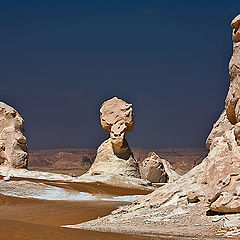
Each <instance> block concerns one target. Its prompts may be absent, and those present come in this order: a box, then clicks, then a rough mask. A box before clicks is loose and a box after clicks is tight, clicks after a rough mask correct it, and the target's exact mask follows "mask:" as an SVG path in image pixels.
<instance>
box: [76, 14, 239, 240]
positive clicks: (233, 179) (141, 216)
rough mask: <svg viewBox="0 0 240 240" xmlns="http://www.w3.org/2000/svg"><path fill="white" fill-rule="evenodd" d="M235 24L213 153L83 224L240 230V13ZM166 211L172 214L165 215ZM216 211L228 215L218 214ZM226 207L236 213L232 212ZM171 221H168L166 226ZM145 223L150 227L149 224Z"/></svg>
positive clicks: (206, 232)
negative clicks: (170, 179) (148, 191)
mask: <svg viewBox="0 0 240 240" xmlns="http://www.w3.org/2000/svg"><path fill="white" fill-rule="evenodd" d="M231 26H232V28H233V45H234V47H233V56H232V58H231V61H230V64H229V72H230V77H231V82H230V87H229V92H228V95H227V97H226V105H225V110H226V112H225V111H224V112H223V113H222V115H221V116H220V119H219V120H218V121H217V122H216V124H214V126H213V130H212V131H211V133H210V135H209V137H208V139H207V147H208V149H209V154H208V156H207V157H206V158H205V159H204V160H203V161H202V163H200V164H199V165H197V166H196V167H195V168H193V169H192V170H191V171H189V172H188V173H187V174H185V175H183V176H181V177H179V178H178V179H177V180H176V181H174V182H170V183H167V184H166V185H164V186H163V187H160V188H158V189H157V190H155V191H154V192H153V193H151V194H149V195H147V196H145V197H143V198H142V199H139V200H138V201H135V202H134V203H132V204H130V205H128V206H125V207H122V208H120V209H118V210H116V211H114V212H113V213H112V214H111V215H109V216H106V217H104V218H103V219H98V220H94V221H91V222H88V223H84V224H82V225H81V224H80V226H78V228H85V229H95V230H96V229H99V228H105V229H108V230H109V229H115V230H116V229H117V228H116V227H117V226H118V227H119V226H121V230H122V231H133V230H136V226H138V227H139V225H138V223H141V222H144V221H147V223H148V226H151V229H152V228H154V229H155V228H156V227H159V229H158V230H157V231H158V233H159V232H164V233H170V234H183V235H184V236H187V235H188V236H189V234H190V236H192V237H193V236H194V237H195V236H201V237H206V236H208V237H209V236H216V235H218V236H221V237H222V236H223V237H229V236H235V237H236V236H238V237H239V236H240V230H239V225H240V218H239V215H240V214H239V213H240V146H239V145H240V15H238V16H237V17H236V18H235V19H234V20H233V21H232V23H231ZM174 209H175V210H176V209H184V211H185V213H182V214H181V216H180V217H177V216H176V214H175V213H174V211H175V210H174ZM166 212H169V214H170V217H165V218H162V214H164V213H166ZM214 212H215V214H219V213H221V214H223V215H218V216H214V214H213V213H214ZM180 213H181V211H180ZM227 213H235V214H231V215H230V216H231V217H229V215H227ZM212 214H213V216H212ZM224 214H225V215H224ZM169 221H170V223H171V224H172V225H174V224H175V227H174V228H170V227H169V226H170V225H169ZM125 222H127V225H126V224H124V223H125ZM166 222H167V225H168V227H167V228H164V227H163V226H164V225H166ZM213 223H214V224H213ZM186 225H187V228H185V229H184V226H186ZM98 226H104V227H98ZM214 226H216V228H214ZM213 228H214V233H213V232H212V230H213ZM141 229H142V231H144V229H145V230H146V231H149V228H147V227H146V226H141ZM169 229H170V231H169ZM184 230H185V232H184Z"/></svg>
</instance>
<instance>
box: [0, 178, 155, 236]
mask: <svg viewBox="0 0 240 240" xmlns="http://www.w3.org/2000/svg"><path fill="white" fill-rule="evenodd" d="M1 181H2V180H1ZM11 182H13V183H14V185H15V186H16V185H18V183H22V182H25V183H26V182H28V183H29V182H30V183H31V182H32V183H35V184H46V185H48V186H55V187H60V188H63V189H66V190H67V191H68V192H74V193H76V192H85V193H86V192H88V193H89V194H95V196H98V197H100V196H101V197H109V198H110V197H114V196H121V195H124V196H127V195H136V194H147V191H140V190H129V189H124V188H114V187H110V186H105V185H104V184H101V183H64V182H61V181H47V180H45V181H44V180H36V179H24V178H12V179H11V181H10V182H2V183H3V184H4V183H6V184H9V183H11ZM3 184H1V188H0V191H1V192H2V191H3ZM9 188H10V187H9ZM12 191H14V190H12ZM126 204H128V202H124V201H109V200H108V201H103V200H83V201H64V200H43V199H34V198H31V197H28V198H27V197H24V198H23V197H12V196H6V195H3V194H0V212H1V217H0V226H1V227H0V229H1V230H0V239H4V240H5V239H6V240H8V239H9V240H12V239H19V240H20V239H21V240H22V239H29V240H32V239H59V240H61V239H83V240H84V239H104V240H108V239H109V240H110V239H112V240H115V239H119V240H120V239H126V240H128V239H129V240H130V239H140V240H143V239H151V237H143V236H142V237H140V236H132V235H126V234H115V233H101V232H94V231H85V230H75V229H68V228H62V227H61V226H63V225H67V224H76V223H79V221H80V222H85V221H88V220H92V219H95V218H98V217H102V216H105V215H107V214H109V213H110V212H111V211H113V210H114V209H116V208H118V207H119V206H122V205H126ZM159 239H160V238H159Z"/></svg>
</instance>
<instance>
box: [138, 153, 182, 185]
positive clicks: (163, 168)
mask: <svg viewBox="0 0 240 240" xmlns="http://www.w3.org/2000/svg"><path fill="white" fill-rule="evenodd" d="M140 173H141V177H142V179H147V180H148V181H150V182H152V183H167V182H172V181H175V180H176V179H178V178H179V175H178V174H177V173H176V172H175V171H174V170H173V168H172V166H171V164H170V163H169V162H168V161H167V160H165V159H162V158H160V157H159V156H158V155H157V154H156V153H154V152H152V153H151V155H150V156H149V157H147V158H145V159H144V161H143V162H142V164H141V165H140Z"/></svg>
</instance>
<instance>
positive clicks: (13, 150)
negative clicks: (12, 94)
mask: <svg viewBox="0 0 240 240" xmlns="http://www.w3.org/2000/svg"><path fill="white" fill-rule="evenodd" d="M23 125H24V121H23V119H22V117H21V116H20V114H19V113H18V112H17V111H16V110H15V109H13V108H12V107H10V106H8V105H7V104H5V103H3V102H0V167H9V168H27V162H28V148H27V145H26V138H25V137H24V135H23V133H24V127H23Z"/></svg>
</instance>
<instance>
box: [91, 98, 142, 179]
mask: <svg viewBox="0 0 240 240" xmlns="http://www.w3.org/2000/svg"><path fill="white" fill-rule="evenodd" d="M100 114H101V115H100V119H101V125H102V127H103V129H104V130H106V131H107V132H108V133H109V138H108V139H107V140H106V141H104V142H103V143H102V144H101V145H100V146H99V148H98V150H97V156H96V159H95V161H94V163H93V164H92V166H91V168H90V169H89V171H88V173H87V174H90V175H109V174H114V175H120V176H126V177H135V178H140V173H139V169H138V165H137V162H136V160H135V159H134V156H133V153H132V151H131V149H130V148H129V146H128V143H127V140H126V138H125V135H126V132H129V131H132V130H133V127H134V115H133V110H132V104H128V103H126V102H125V101H123V100H121V99H118V98H117V97H114V98H112V99H110V100H107V101H105V102H104V103H103V104H102V107H101V109H100Z"/></svg>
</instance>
